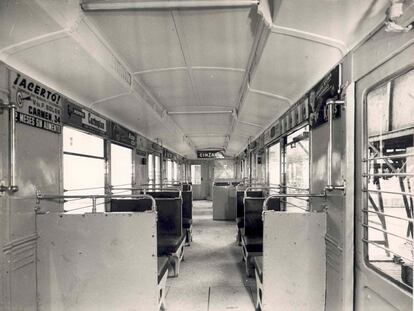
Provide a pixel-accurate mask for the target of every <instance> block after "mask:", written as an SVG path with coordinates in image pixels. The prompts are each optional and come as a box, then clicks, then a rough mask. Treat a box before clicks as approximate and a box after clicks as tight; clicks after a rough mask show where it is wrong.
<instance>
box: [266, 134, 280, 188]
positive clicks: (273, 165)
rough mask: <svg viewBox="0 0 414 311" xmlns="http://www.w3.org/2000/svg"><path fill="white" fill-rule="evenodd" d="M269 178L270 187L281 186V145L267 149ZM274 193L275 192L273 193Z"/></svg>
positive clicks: (277, 144)
mask: <svg viewBox="0 0 414 311" xmlns="http://www.w3.org/2000/svg"><path fill="white" fill-rule="evenodd" d="M267 171H268V172H267V174H268V175H267V178H268V180H267V181H268V183H269V186H270V187H277V186H279V185H280V143H279V142H278V143H276V144H274V145H272V146H270V147H269V148H268V149H267ZM271 192H272V193H273V192H274V191H271Z"/></svg>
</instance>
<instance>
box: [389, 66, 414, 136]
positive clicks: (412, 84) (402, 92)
mask: <svg viewBox="0 0 414 311" xmlns="http://www.w3.org/2000/svg"><path fill="white" fill-rule="evenodd" d="M413 88H414V70H411V71H410V72H409V73H407V74H405V75H402V76H400V77H398V78H397V79H395V80H394V82H393V90H392V101H391V102H392V123H393V124H392V129H393V130H394V129H395V130H398V129H402V128H406V127H410V126H412V125H413V119H414V95H413V94H414V91H413ZM402 112H403V113H402Z"/></svg>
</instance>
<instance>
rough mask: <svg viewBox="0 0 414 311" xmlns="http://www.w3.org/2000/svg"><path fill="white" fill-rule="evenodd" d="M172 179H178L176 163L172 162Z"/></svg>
mask: <svg viewBox="0 0 414 311" xmlns="http://www.w3.org/2000/svg"><path fill="white" fill-rule="evenodd" d="M172 178H173V180H174V181H178V163H177V162H173V177H172Z"/></svg>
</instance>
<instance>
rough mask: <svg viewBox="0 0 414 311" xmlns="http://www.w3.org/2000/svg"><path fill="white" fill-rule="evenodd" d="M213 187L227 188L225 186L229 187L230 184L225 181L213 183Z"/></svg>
mask: <svg viewBox="0 0 414 311" xmlns="http://www.w3.org/2000/svg"><path fill="white" fill-rule="evenodd" d="M214 186H217V187H227V186H230V183H229V182H227V181H218V182H215V183H214Z"/></svg>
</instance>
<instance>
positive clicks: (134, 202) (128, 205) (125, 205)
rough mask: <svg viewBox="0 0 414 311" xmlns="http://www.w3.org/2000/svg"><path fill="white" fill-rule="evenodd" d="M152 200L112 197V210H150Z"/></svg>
mask: <svg viewBox="0 0 414 311" xmlns="http://www.w3.org/2000/svg"><path fill="white" fill-rule="evenodd" d="M151 207H152V200H151V199H148V198H144V199H134V198H130V199H111V205H110V212H145V211H150V210H151Z"/></svg>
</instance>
